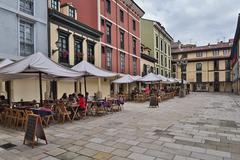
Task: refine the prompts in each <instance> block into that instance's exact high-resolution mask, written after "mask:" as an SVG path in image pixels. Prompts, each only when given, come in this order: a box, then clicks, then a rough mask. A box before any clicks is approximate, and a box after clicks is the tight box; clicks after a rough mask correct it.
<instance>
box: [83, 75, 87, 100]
mask: <svg viewBox="0 0 240 160" xmlns="http://www.w3.org/2000/svg"><path fill="white" fill-rule="evenodd" d="M84 90H85V98H86V95H87V84H86V76H84Z"/></svg>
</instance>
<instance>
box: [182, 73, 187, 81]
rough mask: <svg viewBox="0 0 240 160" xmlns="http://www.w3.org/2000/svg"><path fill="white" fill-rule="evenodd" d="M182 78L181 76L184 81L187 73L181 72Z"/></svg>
mask: <svg viewBox="0 0 240 160" xmlns="http://www.w3.org/2000/svg"><path fill="white" fill-rule="evenodd" d="M182 78H183V80H185V81H186V80H187V74H186V73H183V74H182Z"/></svg>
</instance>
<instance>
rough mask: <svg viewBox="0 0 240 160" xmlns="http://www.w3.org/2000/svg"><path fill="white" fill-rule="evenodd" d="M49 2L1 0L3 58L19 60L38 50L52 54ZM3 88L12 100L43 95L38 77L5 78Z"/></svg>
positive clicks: (1, 57)
mask: <svg viewBox="0 0 240 160" xmlns="http://www.w3.org/2000/svg"><path fill="white" fill-rule="evenodd" d="M47 5H48V4H47V0H40V1H39V0H14V1H13V0H10V1H6V0H0V26H1V27H0V34H1V37H2V38H1V39H0V46H1V47H0V59H1V60H3V59H6V58H8V59H11V60H19V59H21V58H23V57H25V56H28V55H30V54H33V53H36V52H42V53H43V54H45V55H46V56H47V55H48V26H47V23H48V16H47ZM26 84H28V86H27V87H26ZM44 84H45V82H43V85H44ZM44 90H45V87H43V91H44ZM0 91H1V95H5V96H6V98H7V99H8V100H9V101H20V100H33V99H35V98H36V97H39V84H38V79H36V78H31V79H24V80H23V79H16V80H11V81H7V82H2V83H1V84H0ZM36 100H38V99H36Z"/></svg>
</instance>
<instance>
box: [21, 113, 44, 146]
mask: <svg viewBox="0 0 240 160" xmlns="http://www.w3.org/2000/svg"><path fill="white" fill-rule="evenodd" d="M36 138H37V140H38V138H39V139H42V140H45V142H46V144H47V138H46V136H45V133H44V130H43V127H42V122H41V117H40V116H38V115H35V114H30V115H28V117H27V123H26V129H25V136H24V141H23V144H25V142H26V141H28V142H29V143H30V144H31V145H32V147H33V146H34V144H35V143H36Z"/></svg>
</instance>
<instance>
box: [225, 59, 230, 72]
mask: <svg viewBox="0 0 240 160" xmlns="http://www.w3.org/2000/svg"><path fill="white" fill-rule="evenodd" d="M225 69H226V70H230V69H231V63H230V60H226V61H225Z"/></svg>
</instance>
